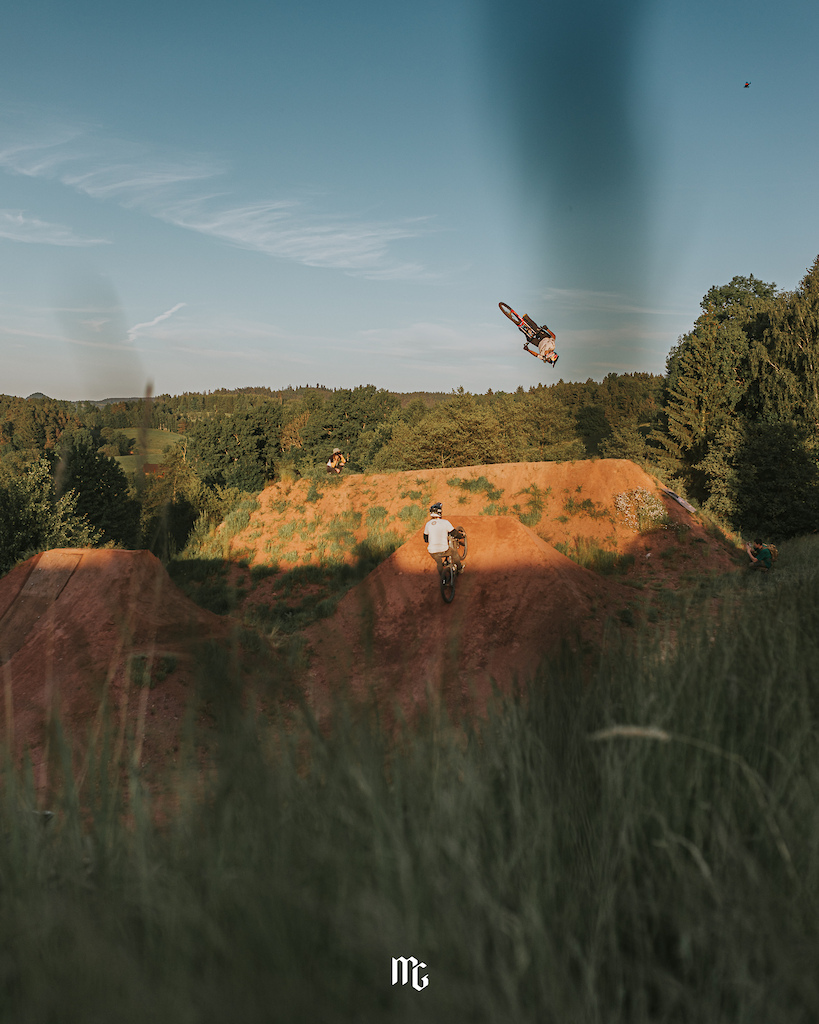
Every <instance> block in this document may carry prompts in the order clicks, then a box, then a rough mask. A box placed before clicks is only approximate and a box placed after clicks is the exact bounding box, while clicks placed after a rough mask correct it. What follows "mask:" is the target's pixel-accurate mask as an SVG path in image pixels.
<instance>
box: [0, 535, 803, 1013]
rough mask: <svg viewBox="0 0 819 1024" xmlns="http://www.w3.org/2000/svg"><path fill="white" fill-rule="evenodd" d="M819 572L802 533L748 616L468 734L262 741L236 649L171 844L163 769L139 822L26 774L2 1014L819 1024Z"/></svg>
mask: <svg viewBox="0 0 819 1024" xmlns="http://www.w3.org/2000/svg"><path fill="white" fill-rule="evenodd" d="M818 565H819V543H817V541H816V539H811V540H803V541H794V542H792V543H791V544H783V545H782V547H781V555H780V559H779V561H778V563H777V569H776V570H775V571H774V572H772V573H770V574H769V575H768V576H766V577H762V578H759V577H756V576H753V575H752V574H749V575H748V576H747V577H740V578H739V579H737V581H736V583H735V588H736V589H735V590H734V591H732V592H731V594H730V595H729V596H730V600H729V601H727V602H726V603H725V609H726V610H725V615H724V621H723V622H722V623H721V624H719V623H715V622H714V621H713V620H712V619H709V618H708V617H705V616H699V617H698V616H696V615H694V614H692V615H690V616H688V617H687V618H686V620H685V623H684V625H683V626H682V627H681V630H680V633H679V635H678V637H677V641H676V644H671V643H665V644H660V643H658V641H657V639H656V637H655V638H653V639H651V638H649V637H648V636H645V637H644V638H643V641H642V642H643V645H644V646H643V648H642V649H637V650H635V648H634V646H633V644H632V645H630V646H627V647H622V648H621V647H620V646H619V645H618V643H617V640H616V638H615V637H612V638H611V643H610V644H609V645H608V646H607V650H606V652H605V653H604V655H603V656H602V660H601V662H600V665H599V669H598V671H597V677H596V679H595V680H594V682H593V685H591V686H583V685H582V681H581V676H582V671H581V666H580V664H579V663H578V662H577V661H576V660H575V659H574V658H573V657H572V656H570V655H565V656H564V657H563V658H562V659H559V660H558V661H553V662H552V663H550V665H549V666H548V668H547V669H544V672H543V674H542V676H541V677H539V678H537V679H536V680H534V682H533V683H532V685H531V686H529V688H528V690H527V691H526V692H525V694H524V695H523V696H522V697H521V699H518V700H514V701H513V700H507V701H504V702H499V703H498V704H497V706H496V707H495V708H494V710H493V711H492V713H491V714H490V716H489V718H488V719H487V720H486V721H484V722H482V723H480V724H479V725H475V726H473V727H464V728H461V729H456V728H453V727H451V726H450V725H449V724H448V723H446V722H445V721H442V720H441V719H440V718H437V717H435V716H430V717H429V718H428V719H427V720H426V721H424V722H422V724H421V726H420V727H419V728H418V730H417V731H415V732H413V733H412V734H410V733H408V732H405V733H399V735H398V736H397V737H394V738H393V739H388V738H387V735H386V731H385V730H384V728H382V727H381V725H380V724H379V722H378V720H377V718H376V717H375V716H374V715H373V716H370V717H369V718H368V717H367V716H361V715H360V716H358V717H357V718H356V719H355V720H354V719H353V718H352V717H351V716H350V714H349V712H348V711H347V710H346V709H345V707H344V706H343V705H340V706H339V709H338V712H337V716H336V719H335V725H334V728H333V729H332V731H331V732H330V733H329V734H326V735H325V734H322V732H320V731H319V730H318V729H316V728H315V727H313V726H311V724H310V721H309V718H308V719H307V721H306V724H305V725H304V727H303V728H300V729H296V730H293V731H287V730H285V729H284V728H279V727H272V728H270V729H269V730H267V729H260V728H259V727H258V724H257V723H253V722H252V721H251V720H250V719H249V718H248V717H246V716H245V714H244V713H243V712H242V711H241V710H240V707H239V700H238V686H237V684H236V682H235V677H234V676H233V674H232V669H231V667H230V665H229V663H228V662H227V661H226V660H224V659H219V658H214V659H213V660H211V662H209V663H208V664H207V665H205V666H204V674H203V683H206V684H207V685H206V691H203V693H202V699H206V700H207V701H208V702H209V707H210V709H211V712H212V717H213V719H214V721H217V722H218V723H219V728H220V739H219V746H218V753H217V754H215V755H214V767H213V770H212V773H211V774H210V775H209V776H208V777H207V779H206V780H204V781H202V782H201V783H200V784H199V789H197V787H196V786H194V785H192V784H186V782H185V779H184V777H180V778H179V779H178V780H177V781H176V782H175V785H176V786H177V787H178V792H179V807H178V811H177V812H176V813H175V814H174V815H173V817H172V818H171V820H170V822H169V823H168V824H167V825H166V826H165V827H163V828H158V827H155V826H154V825H152V824H151V815H150V814H149V813H148V808H147V806H146V805H145V804H143V803H142V802H141V801H140V799H139V798H138V797H139V792H140V783H139V780H138V778H136V777H134V778H133V779H132V786H133V792H134V797H135V802H134V813H133V815H132V818H133V820H132V821H131V823H130V825H128V826H125V825H123V824H122V819H121V815H120V804H119V800H118V795H117V793H116V791H115V787H114V783H113V781H112V778H111V777H110V776H107V775H106V774H105V772H104V771H102V770H97V771H96V774H95V772H94V770H92V771H91V772H90V773H89V776H90V777H93V778H94V779H95V785H94V786H90V785H89V784H88V783H87V784H86V788H85V789H84V791H83V799H84V801H86V802H88V801H90V802H91V807H90V809H89V811H88V813H86V814H81V813H80V811H79V810H78V802H77V800H76V798H75V797H74V796H73V795H72V794H71V793H66V794H65V795H64V797H63V800H62V802H61V803H58V804H56V805H54V806H53V807H51V808H50V809H52V810H53V811H54V812H55V815H54V817H53V819H51V820H50V821H45V820H44V819H43V818H42V817H41V816H39V815H37V814H34V813H33V808H34V803H33V796H32V790H31V786H30V784H29V785H26V782H25V780H19V779H16V777H15V776H14V774H13V773H12V772H11V770H10V769H9V768H7V769H6V774H5V786H4V792H3V796H2V805H1V806H0V809H1V811H2V830H3V836H2V840H3V841H2V843H0V948H2V950H3V957H2V974H0V986H2V999H0V1020H2V1021H3V1022H5V1021H15V1022H20V1021H40V1020H59V1021H60V1022H61V1024H75V1022H76V1024H80V1022H81V1024H85V1022H87V1021H89V1020H117V1021H126V1022H128V1021H134V1022H136V1021H144V1020H151V1021H154V1022H157V1024H164V1022H173V1024H178V1022H197V1024H200V1022H201V1024H210V1022H213V1024H223V1022H224V1021H226V1020H241V1021H242V1022H243V1024H253V1022H257V1021H258V1022H267V1021H269V1020H274V1019H275V1020H283V1021H296V1020H311V1021H333V1022H337V1021H342V1022H343V1021H350V1022H352V1021H362V1020H364V1021H367V1022H368V1024H377V1022H382V1021H383V1022H388V1021H389V1022H393V1021H400V1022H407V1024H410V1022H413V1024H414V1022H416V1021H418V1020H424V1021H429V1022H433V1024H435V1022H445V1021H446V1022H449V1021H471V1022H484V1021H485V1022H492V1024H494V1022H497V1021H514V1022H515V1024H526V1022H532V1024H535V1022H537V1024H539V1022H542V1021H577V1022H584V1024H585V1022H601V1024H602V1022H609V1021H621V1022H648V1021H659V1020H674V1021H717V1020H719V1021H721V1022H729V1021H751V1020H753V1021H760V1022H769V1021H789V1022H791V1021H811V1020H816V1019H817V1018H819V981H818V980H817V975H816V971H815V969H814V968H815V964H816V963H817V962H819V935H818V934H817V930H816V920H817V918H819V800H817V788H819V744H817V717H818V716H819V684H817V682H816V670H815V666H816V664H817V659H819V590H817V587H816V582H817V566H818ZM723 586H724V584H723ZM638 646H639V645H638ZM190 778H193V776H191V777H190ZM398 956H407V957H408V956H415V957H417V958H418V959H419V960H420V961H422V962H423V963H424V964H425V965H426V966H425V967H424V969H423V971H422V972H421V973H422V974H423V975H426V976H428V979H429V984H428V987H427V988H425V989H424V991H423V992H421V993H419V992H416V991H414V990H413V989H412V988H411V987H410V986H406V987H402V986H395V987H393V986H392V985H391V984H390V966H391V958H392V957H398Z"/></svg>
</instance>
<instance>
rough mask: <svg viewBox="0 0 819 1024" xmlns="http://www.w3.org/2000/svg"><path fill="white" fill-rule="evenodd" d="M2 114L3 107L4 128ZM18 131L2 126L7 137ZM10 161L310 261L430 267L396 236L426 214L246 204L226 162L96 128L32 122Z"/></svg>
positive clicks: (361, 270)
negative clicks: (400, 252)
mask: <svg viewBox="0 0 819 1024" xmlns="http://www.w3.org/2000/svg"><path fill="white" fill-rule="evenodd" d="M2 121H3V118H2V111H0V127H2ZM10 131H11V129H4V131H3V132H2V135H3V137H5V138H6V139H7V140H8V139H9V137H10V134H9V133H10ZM11 137H12V138H13V131H12V135H11ZM0 168H2V169H4V170H6V171H7V172H10V173H13V174H21V175H26V176H28V177H34V178H48V179H51V180H56V181H59V182H61V183H62V184H63V185H65V186H66V187H68V188H72V189H74V190H76V191H78V192H81V193H83V194H85V195H87V196H89V197H91V198H94V199H98V200H101V201H109V202H116V203H118V204H119V205H120V206H123V207H127V208H131V209H139V210H142V211H143V212H145V213H146V214H148V215H149V216H151V217H155V218H157V219H158V220H162V221H165V222H166V223H169V224H173V225H175V226H177V227H180V228H184V229H186V230H189V231H195V232H198V233H199V234H203V235H208V236H210V237H213V238H217V239H221V240H222V241H225V242H228V243H230V244H231V245H236V246H239V247H241V248H244V249H251V250H255V251H257V252H261V253H264V254H266V255H268V256H274V257H277V258H279V259H285V260H292V261H293V262H296V263H302V264H305V265H306V266H312V267H330V268H335V269H339V270H345V271H347V272H349V273H354V274H359V275H362V276H366V277H373V278H388V279H389V278H405V277H419V276H422V275H424V273H425V271H424V268H423V267H421V266H420V265H419V264H417V263H411V262H407V261H402V260H399V259H397V258H395V256H394V255H393V253H392V246H393V244H394V243H395V242H398V241H401V240H404V239H409V238H416V237H418V236H420V235H422V234H426V233H427V232H428V231H429V225H428V221H427V219H426V218H424V217H418V218H406V219H399V220H375V219H371V218H368V217H366V216H361V215H356V214H353V215H347V216H345V215H340V214H333V213H324V212H320V211H318V210H317V209H316V208H315V204H314V203H307V202H305V201H303V200H300V199H298V198H293V197H289V196H285V197H274V198H267V199H261V200H258V201H243V200H241V199H238V197H237V196H236V195H235V194H234V193H233V191H232V190H231V189H230V187H225V188H218V186H217V187H216V188H214V185H217V182H218V184H219V185H221V184H222V183H225V184H226V185H227V181H228V172H229V168H228V167H226V166H225V165H224V164H222V163H220V162H219V161H216V160H213V159H212V158H210V157H197V156H191V155H189V154H184V153H183V154H179V153H170V152H166V151H158V150H156V149H155V148H151V147H149V146H142V145H139V144H136V143H133V142H127V141H123V140H118V139H114V138H110V137H107V136H105V137H104V136H102V135H101V133H100V131H99V130H98V129H96V128H92V127H79V128H71V127H60V128H57V127H54V126H49V127H47V128H43V129H41V130H40V132H39V134H38V133H37V132H36V131H34V130H33V129H32V128H31V127H30V126H29V127H28V128H27V131H26V137H25V138H23V139H21V140H19V141H15V140H13V141H11V142H8V141H6V143H5V144H4V145H0ZM86 244H90V243H86Z"/></svg>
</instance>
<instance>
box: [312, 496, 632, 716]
mask: <svg viewBox="0 0 819 1024" xmlns="http://www.w3.org/2000/svg"><path fill="white" fill-rule="evenodd" d="M451 521H452V523H453V525H455V526H462V527H463V528H464V529H465V530H466V533H467V538H468V543H469V548H468V554H467V558H466V562H465V565H466V570H465V572H464V573H463V574H461V575H460V576H459V577H458V579H457V586H456V592H455V598H454V600H453V602H452V603H451V604H446V603H445V602H444V601H443V599H442V597H441V593H440V589H439V586H438V576H437V573H436V571H435V563H434V561H433V560H432V558H431V556H430V555H429V554H428V552H427V549H426V545H425V544H424V542H423V538H422V536H421V533H420V531H419V532H418V533H417V534H415V535H414V536H413V537H412V538H411V539H410V540H409V541H408V542H407V543H406V544H404V545H403V546H402V547H400V548H399V549H398V550H397V551H396V552H395V553H394V554H393V555H392V556H391V557H390V558H388V559H387V560H386V561H385V562H383V563H382V564H381V565H380V566H379V567H378V568H377V569H375V570H374V571H373V572H372V573H370V575H369V576H368V577H367V578H366V579H365V580H364V581H363V582H362V583H361V584H360V585H359V586H357V587H356V588H355V589H354V590H352V591H350V592H349V593H348V594H347V595H346V596H345V597H344V598H343V599H342V601H341V602H340V603H339V607H338V609H337V611H336V614H335V615H334V616H333V618H332V619H329V620H326V621H324V622H319V623H317V624H315V625H314V626H312V627H311V628H310V629H309V630H308V634H309V638H310V642H311V648H312V653H313V660H312V664H311V671H310V674H309V680H310V683H309V686H310V694H311V697H312V700H313V702H314V705H315V707H316V710H317V712H318V713H319V715H320V716H321V715H322V714H323V713H324V712H325V711H327V710H329V701H330V696H331V694H332V692H333V691H335V690H337V689H338V687H339V685H341V683H342V682H343V681H345V680H349V682H350V683H351V688H352V692H353V693H354V694H355V695H357V696H359V697H365V696H366V695H367V694H368V693H370V692H372V693H374V695H375V696H376V698H377V699H378V700H379V701H380V702H383V703H386V704H390V703H391V702H396V703H397V704H398V705H400V706H401V707H402V709H403V711H404V713H406V714H411V713H412V709H413V707H414V706H417V705H421V704H423V703H424V702H425V701H426V699H427V696H426V695H427V691H428V690H429V691H431V692H433V693H436V694H440V696H441V698H442V699H443V700H444V702H445V703H446V705H447V707H448V709H449V710H450V711H451V712H452V713H453V714H456V715H457V714H458V713H459V712H460V711H463V710H466V709H467V708H468V707H470V706H473V702H474V701H477V704H478V706H480V705H482V704H484V703H485V700H486V698H487V697H488V696H489V695H490V693H491V689H492V680H494V681H495V683H497V685H498V686H499V687H500V688H501V689H508V688H509V687H510V686H511V685H512V684H513V683H514V682H515V680H516V679H519V680H520V681H523V680H524V679H526V678H527V677H528V676H529V675H530V674H532V673H533V672H534V671H535V670H536V669H537V668H538V666H539V665H540V664H541V663H544V662H545V664H546V667H547V671H548V660H549V657H550V655H554V654H556V652H557V650H558V649H559V647H560V644H561V643H562V642H563V641H564V640H565V641H566V642H568V643H569V644H570V645H571V646H572V647H575V648H576V647H577V646H578V645H580V644H582V643H583V642H584V641H585V640H589V641H594V642H598V641H599V640H600V638H601V636H602V632H603V628H604V624H605V621H606V619H607V617H608V616H609V615H610V614H611V613H613V612H614V611H616V610H617V609H619V608H622V607H624V606H625V605H626V603H627V602H628V601H629V600H630V599H631V598H633V596H634V591H633V590H632V589H631V588H628V587H626V586H623V584H621V583H617V582H614V581H613V580H611V579H606V578H604V577H601V576H599V575H597V574H596V573H594V572H591V571H589V570H588V569H584V568H582V567H581V566H579V565H577V564H576V563H575V562H573V561H571V560H570V559H568V558H566V557H565V556H564V555H562V554H561V553H560V552H559V551H557V550H556V549H555V548H553V547H552V546H551V545H550V544H547V543H546V541H544V540H542V539H541V538H540V537H538V536H537V534H535V533H534V532H533V531H532V530H530V529H528V528H527V527H526V526H524V525H523V524H522V523H520V522H519V521H518V520H515V519H512V518H511V517H508V516H457V515H454V514H453V515H452V518H451Z"/></svg>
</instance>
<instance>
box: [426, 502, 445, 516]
mask: <svg viewBox="0 0 819 1024" xmlns="http://www.w3.org/2000/svg"><path fill="white" fill-rule="evenodd" d="M429 514H430V515H431V516H432V517H433V518H434V519H440V518H441V516H442V515H443V514H444V506H443V505H442V504H441V502H440V501H436V502H435V504H434V505H430V506H429Z"/></svg>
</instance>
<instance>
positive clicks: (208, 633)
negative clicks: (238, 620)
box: [0, 548, 230, 789]
mask: <svg viewBox="0 0 819 1024" xmlns="http://www.w3.org/2000/svg"><path fill="white" fill-rule="evenodd" d="M229 630H230V624H229V621H228V620H226V619H223V618H221V617H219V616H217V615H214V614H212V613H211V612H207V611H205V610H203V609H201V608H199V607H197V606H196V605H195V604H193V602H191V601H189V600H188V599H187V598H186V597H185V596H184V595H183V594H182V593H181V591H179V590H178V589H177V587H176V586H174V584H173V583H172V582H171V580H170V577H169V576H168V575H167V573H166V572H165V570H164V568H163V567H162V564H161V563H160V562H159V560H158V559H157V558H155V557H154V556H153V555H152V554H150V553H149V552H147V551H116V550H92V549H67V548H61V549H57V550H53V551H46V552H44V553H43V554H40V555H36V556H35V557H33V558H30V559H28V561H26V562H24V563H22V564H21V565H18V566H17V567H16V568H15V569H13V570H12V571H11V572H10V573H9V574H8V575H7V576H5V577H3V578H2V579H0V666H1V667H0V678H2V682H3V687H4V700H3V702H2V707H0V722H2V726H3V733H2V736H3V738H4V739H5V740H6V742H7V743H9V744H10V746H11V747H12V748H13V749H15V751H16V752H17V753H18V754H20V753H21V752H22V751H23V750H24V749H27V750H28V752H29V754H30V756H31V758H32V762H33V766H34V772H35V783H36V785H37V788H38V789H42V788H44V787H46V786H47V776H48V772H49V761H50V759H51V760H52V761H53V759H54V757H55V756H56V753H55V750H54V746H55V745H54V742H53V741H54V726H55V724H56V721H57V719H58V718H59V721H60V722H61V724H62V727H63V729H64V731H65V732H66V733H67V734H68V735H70V736H71V737H72V738H74V739H77V740H79V741H80V742H83V741H84V740H85V739H86V738H88V737H89V735H91V736H92V737H94V736H97V735H99V732H100V730H101V728H102V708H103V707H104V706H107V708H108V710H109V712H110V715H111V721H112V723H113V726H114V729H115V730H116V731H117V734H118V736H119V742H120V743H122V742H123V741H127V743H128V744H129V749H130V750H131V751H132V756H133V758H134V761H135V763H136V764H138V765H140V766H145V765H147V764H149V763H151V762H155V763H158V762H165V761H166V760H173V750H174V747H175V746H176V744H177V741H178V732H179V729H180V726H181V724H182V719H183V717H184V713H185V707H186V704H187V701H188V698H189V696H190V692H191V686H192V682H191V679H192V667H193V654H194V651H195V648H196V645H197V644H198V643H200V642H201V641H202V640H204V639H208V638H214V639H224V638H226V637H227V635H228V633H229ZM159 665H161V666H162V675H163V678H162V682H161V685H160V686H158V687H156V688H152V682H151V675H152V673H153V683H154V684H155V683H156V669H157V666H159ZM135 666H139V669H140V670H139V671H138V672H137V671H135Z"/></svg>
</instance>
